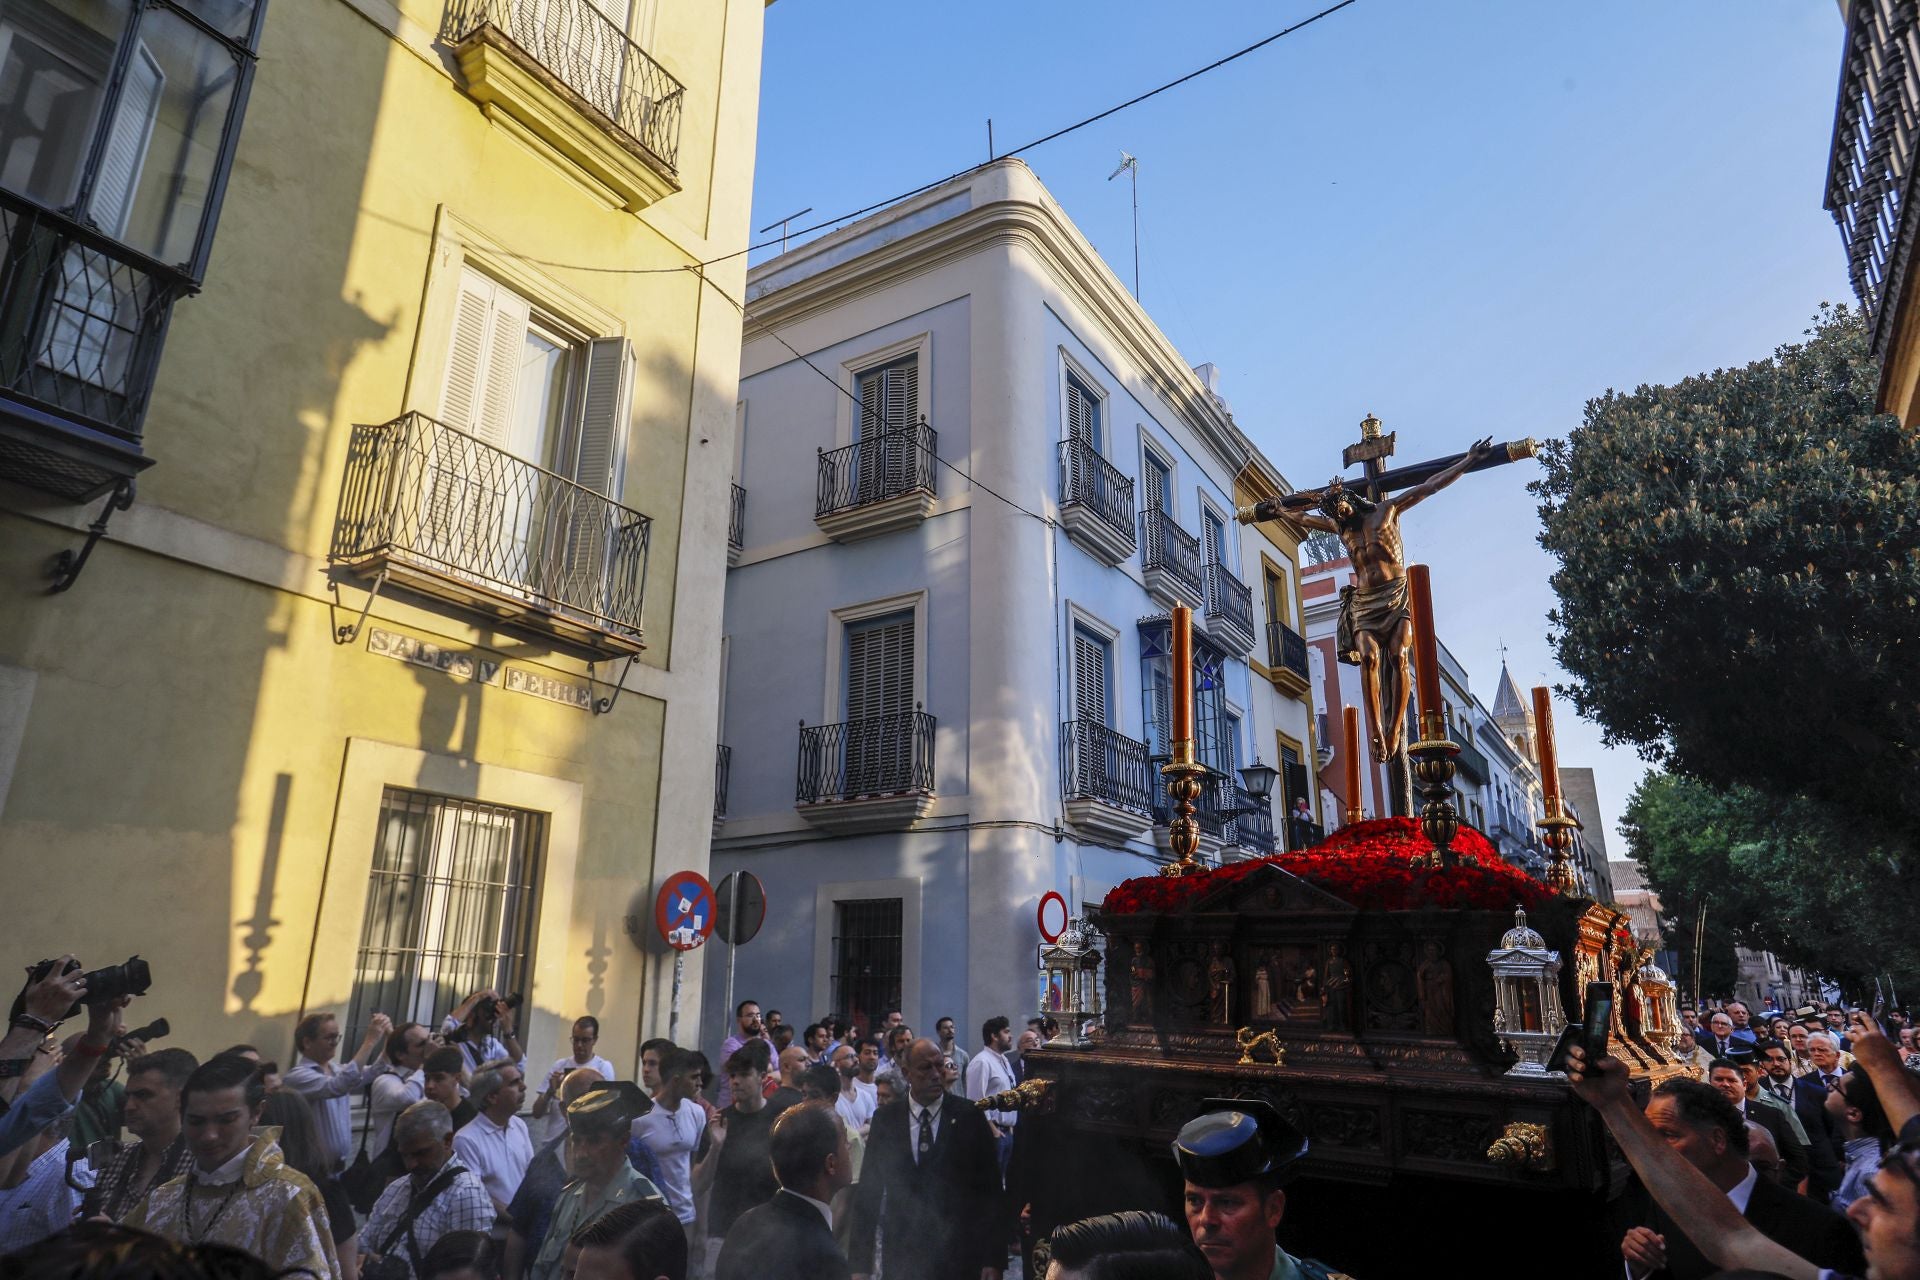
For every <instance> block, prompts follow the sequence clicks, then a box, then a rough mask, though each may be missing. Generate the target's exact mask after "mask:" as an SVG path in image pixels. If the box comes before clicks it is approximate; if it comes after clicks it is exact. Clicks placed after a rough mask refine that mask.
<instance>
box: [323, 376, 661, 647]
mask: <svg viewBox="0 0 1920 1280" xmlns="http://www.w3.org/2000/svg"><path fill="white" fill-rule="evenodd" d="M651 528H652V521H651V520H649V519H648V518H647V517H646V516H644V515H641V514H640V513H639V512H638V511H633V510H630V509H628V508H626V507H623V506H621V505H620V504H619V503H617V502H615V501H613V500H612V499H611V498H608V497H605V496H604V495H602V494H598V493H595V492H594V491H593V490H591V489H589V488H587V487H586V486H585V485H581V484H576V483H575V482H573V481H572V480H569V479H567V478H566V477H565V476H561V475H556V474H555V473H554V472H551V471H548V470H547V469H545V468H544V467H538V466H535V465H534V464H533V463H531V462H528V461H526V460H525V459H522V458H518V457H515V456H514V455H513V454H511V453H508V452H506V451H505V450H503V449H497V448H495V447H494V446H492V445H490V444H487V443H486V442H485V441H483V440H479V439H477V438H475V437H473V436H470V435H468V434H467V433H466V432H464V431H459V430H456V429H455V428H453V427H449V426H447V425H446V424H445V423H441V422H436V421H435V420H434V419H432V418H429V417H427V416H426V415H425V414H420V413H409V414H405V415H403V416H401V417H399V418H395V419H394V420H393V421H392V422H388V423H384V424H382V425H380V426H357V427H355V428H354V429H353V437H352V440H351V442H350V443H349V445H348V450H347V474H346V481H345V484H344V485H343V486H342V487H341V491H340V510H339V515H338V517H337V518H336V520H335V523H334V527H333V545H332V548H331V549H330V550H329V552H328V555H327V559H328V561H329V563H331V564H332V565H334V566H335V571H336V572H337V573H341V574H344V575H346V576H349V577H358V578H364V579H372V580H375V582H376V583H378V582H391V583H393V584H395V585H397V586H401V587H405V588H408V589H410V590H412V591H416V592H419V593H421V594H423V595H428V596H433V597H436V598H439V599H442V600H446V601H449V602H451V603H453V604H455V605H457V606H459V607H461V608H464V609H468V610H471V611H474V612H478V613H482V614H486V615H488V616H491V617H498V618H502V619H505V620H507V621H508V622H509V623H511V624H513V625H516V626H518V627H520V628H522V629H525V630H529V631H532V632H534V633H536V634H538V635H539V636H540V637H541V638H543V639H544V640H546V641H548V642H557V643H558V647H560V648H561V649H563V650H565V651H567V652H570V653H574V654H576V655H578V656H580V657H583V658H586V659H587V660H589V661H600V660H603V659H608V658H616V657H625V656H628V655H631V654H635V653H638V652H640V650H642V649H643V648H645V647H646V646H645V644H644V643H643V640H642V634H641V627H640V613H641V604H642V601H643V600H644V598H645V595H646V585H647V550H648V544H649V539H650V536H651ZM376 589H377V586H376Z"/></svg>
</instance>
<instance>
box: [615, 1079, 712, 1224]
mask: <svg viewBox="0 0 1920 1280" xmlns="http://www.w3.org/2000/svg"><path fill="white" fill-rule="evenodd" d="M706 1130H707V1112H706V1108H704V1107H702V1106H701V1105H700V1104H699V1103H698V1102H695V1101H694V1100H693V1099H692V1098H683V1099H681V1101H680V1105H679V1107H678V1108H677V1109H675V1110H672V1111H669V1110H667V1108H666V1107H665V1106H663V1105H662V1104H661V1103H660V1101H659V1100H658V1099H655V1100H654V1104H653V1110H651V1111H649V1112H647V1114H645V1115H643V1116H641V1117H640V1118H639V1119H638V1120H635V1121H634V1122H633V1136H634V1137H636V1138H638V1139H640V1141H642V1142H644V1143H646V1144H647V1150H649V1151H651V1152H653V1158H654V1159H655V1160H658V1161H659V1162H660V1194H662V1195H664V1196H665V1197H666V1198H667V1207H668V1208H670V1209H672V1210H673V1216H674V1217H676V1218H678V1219H680V1221H681V1222H683V1223H686V1222H692V1221H693V1151H694V1148H696V1147H698V1146H699V1145H700V1135H701V1134H703V1133H705V1132H706Z"/></svg>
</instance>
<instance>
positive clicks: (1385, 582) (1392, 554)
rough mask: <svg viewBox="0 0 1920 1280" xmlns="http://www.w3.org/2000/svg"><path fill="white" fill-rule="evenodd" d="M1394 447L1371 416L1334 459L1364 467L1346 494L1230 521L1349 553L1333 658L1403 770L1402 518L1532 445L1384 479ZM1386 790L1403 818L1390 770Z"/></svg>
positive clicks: (1300, 496)
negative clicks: (1350, 674)
mask: <svg viewBox="0 0 1920 1280" xmlns="http://www.w3.org/2000/svg"><path fill="white" fill-rule="evenodd" d="M1393 441H1394V437H1393V434H1392V433H1388V434H1386V435H1382V434H1381V432H1380V420H1379V419H1378V418H1376V417H1374V416H1373V415H1372V414H1368V415H1367V417H1366V420H1365V421H1363V422H1362V423H1361V424H1360V441H1359V443H1357V444H1352V445H1348V446H1347V449H1346V451H1345V453H1344V454H1343V455H1342V457H1341V462H1342V464H1343V465H1345V466H1349V467H1350V466H1352V465H1353V464H1354V463H1356V462H1358V463H1360V464H1361V465H1362V467H1363V468H1364V471H1365V474H1364V476H1363V477H1362V478H1361V479H1359V480H1356V481H1355V482H1354V483H1353V484H1351V485H1349V484H1348V483H1347V481H1346V480H1345V479H1344V478H1342V477H1338V476H1336V477H1335V478H1334V479H1333V481H1332V482H1331V483H1330V484H1328V485H1327V486H1326V487H1325V488H1323V489H1309V490H1301V491H1298V492H1295V493H1290V494H1288V495H1286V496H1285V497H1282V498H1275V499H1268V500H1267V501H1264V502H1258V503H1255V504H1253V505H1252V506H1246V507H1241V508H1240V510H1239V511H1238V513H1237V518H1238V519H1239V521H1240V522H1241V523H1242V524H1252V523H1255V522H1257V521H1261V520H1276V519H1283V520H1290V521H1292V522H1293V523H1294V524H1296V525H1299V526H1300V527H1302V528H1305V529H1312V530H1315V531H1317V532H1324V533H1331V534H1334V535H1335V536H1336V537H1338V538H1339V539H1340V541H1341V542H1342V543H1343V544H1344V545H1345V546H1346V549H1347V558H1348V559H1349V560H1350V561H1352V563H1353V582H1352V584H1351V585H1350V586H1347V587H1344V588H1342V589H1341V592H1340V629H1339V637H1338V641H1337V645H1336V647H1337V649H1338V656H1339V659H1340V661H1341V662H1344V663H1347V664H1348V665H1349V666H1357V667H1359V668H1360V693H1361V701H1362V702H1363V704H1364V705H1365V707H1366V712H1367V731H1368V742H1369V745H1370V746H1371V748H1372V754H1373V758H1374V759H1375V760H1377V761H1380V762H1381V763H1383V764H1384V763H1387V762H1390V761H1396V760H1397V761H1399V762H1400V763H1401V764H1402V765H1404V764H1405V750H1406V746H1405V738H1406V727H1407V701H1408V698H1409V696H1410V695H1411V693H1412V688H1413V681H1412V679H1411V677H1410V675H1409V672H1408V670H1407V652H1408V650H1409V648H1410V647H1411V645H1412V640H1413V616H1412V610H1411V607H1410V604H1409V600H1408V590H1407V568H1406V552H1405V548H1404V546H1403V544H1402V542H1401V539H1400V513H1401V512H1403V511H1405V510H1406V509H1407V508H1409V507H1411V506H1413V505H1414V504H1415V503H1417V502H1421V501H1424V500H1425V499H1427V498H1430V497H1432V496H1433V495H1434V494H1436V493H1438V492H1440V490H1442V489H1444V488H1446V487H1447V486H1448V485H1450V484H1452V483H1453V482H1454V481H1455V480H1458V479H1459V478H1460V477H1461V476H1463V475H1465V474H1466V473H1467V472H1469V471H1481V470H1484V469H1486V468H1488V467H1494V466H1499V465H1501V464H1502V463H1507V462H1517V461H1519V460H1520V459H1521V458H1530V457H1532V456H1533V454H1534V448H1535V446H1534V442H1533V441H1532V440H1516V441H1512V442H1510V443H1508V444H1503V445H1496V444H1494V443H1493V442H1492V440H1491V439H1490V438H1489V439H1486V440H1481V441H1479V442H1478V443H1476V444H1475V445H1474V446H1473V447H1472V448H1471V449H1469V450H1467V451H1466V452H1465V453H1456V454H1453V455H1451V456H1449V457H1445V458H1436V459H1434V460H1433V461H1431V462H1421V463H1415V464H1414V465H1412V466H1408V467H1397V468H1395V469H1393V470H1391V471H1389V470H1386V469H1385V466H1384V460H1385V459H1386V458H1389V457H1391V456H1392V455H1393ZM1396 490H1398V491H1400V492H1398V493H1397V494H1396V492H1395V491H1396ZM1393 782H1394V787H1393V790H1394V798H1393V800H1394V806H1393V807H1394V811H1395V812H1396V813H1401V814H1405V813H1407V812H1409V811H1410V808H1411V800H1410V798H1409V796H1408V783H1407V779H1406V771H1405V769H1404V768H1396V769H1395V770H1394V774H1393Z"/></svg>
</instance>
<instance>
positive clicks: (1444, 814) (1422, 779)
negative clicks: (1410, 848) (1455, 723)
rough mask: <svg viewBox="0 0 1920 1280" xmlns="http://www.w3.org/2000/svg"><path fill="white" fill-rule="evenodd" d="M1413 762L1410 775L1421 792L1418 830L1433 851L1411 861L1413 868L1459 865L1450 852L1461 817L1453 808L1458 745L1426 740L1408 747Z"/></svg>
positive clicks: (1431, 739)
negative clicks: (1455, 761)
mask: <svg viewBox="0 0 1920 1280" xmlns="http://www.w3.org/2000/svg"><path fill="white" fill-rule="evenodd" d="M1407 754H1408V755H1409V756H1410V757H1412V759H1413V762H1414V764H1413V776H1414V779H1415V782H1416V784H1417V788H1418V790H1419V792H1420V797H1421V800H1422V804H1421V806H1420V830H1421V833H1422V834H1424V835H1425V836H1426V837H1427V839H1428V840H1430V841H1432V842H1433V852H1432V853H1430V854H1425V855H1422V856H1421V857H1418V858H1415V859H1414V860H1413V865H1414V866H1416V867H1431V868H1434V869H1436V870H1438V869H1439V868H1442V867H1451V866H1454V865H1456V864H1457V863H1458V862H1459V856H1458V855H1457V854H1455V853H1454V852H1453V838H1454V837H1455V836H1457V835H1459V834H1460V814H1459V811H1458V810H1456V809H1455V808H1454V805H1453V773H1454V763H1453V758H1454V757H1455V756H1457V755H1459V754H1460V747H1459V744H1457V743H1453V742H1448V741H1447V740H1446V739H1444V738H1428V739H1423V740H1422V741H1420V742H1416V743H1413V744H1412V745H1411V746H1409V747H1408V748H1407Z"/></svg>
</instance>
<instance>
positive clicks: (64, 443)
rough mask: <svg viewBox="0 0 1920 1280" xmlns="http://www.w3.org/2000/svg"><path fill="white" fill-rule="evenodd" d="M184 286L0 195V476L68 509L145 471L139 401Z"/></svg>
mask: <svg viewBox="0 0 1920 1280" xmlns="http://www.w3.org/2000/svg"><path fill="white" fill-rule="evenodd" d="M191 283H192V282H191V281H190V280H189V278H188V277H187V276H186V274H185V273H184V272H183V271H181V270H180V269H179V268H177V267H170V266H166V265H164V264H162V263H160V262H157V261H154V260H153V259H151V258H148V257H146V256H145V255H143V254H140V253H137V252H135V251H134V250H132V249H129V248H127V247H126V246H125V245H123V244H120V243H119V242H118V241H115V240H112V239H109V238H108V237H106V236H103V235H101V234H99V233H98V232H97V231H94V230H92V229H91V228H89V227H86V226H83V225H82V224H81V223H79V222H76V221H74V220H73V219H71V218H69V217H67V216H65V215H64V214H59V213H55V212H53V211H52V210H49V209H44V208H42V207H41V206H39V205H37V204H35V203H34V202H33V201H31V200H28V199H25V198H24V197H21V196H18V195H16V194H14V193H13V192H11V191H8V190H6V189H5V188H0V476H4V477H6V478H7V479H10V480H14V481H16V482H18V483H21V484H26V485H30V486H31V487H33V488H36V489H40V490H42V491H44V492H48V493H53V494H55V495H57V496H59V497H63V498H66V499H69V500H72V501H78V500H81V499H84V498H88V497H91V496H93V495H94V494H97V493H100V492H102V491H104V490H105V489H106V488H107V487H108V486H110V485H112V484H114V483H115V482H116V481H118V480H122V479H125V478H127V477H131V476H133V475H135V474H136V473H138V472H139V471H141V470H143V469H144V468H145V467H146V466H148V465H149V463H150V462H151V461H152V460H151V459H149V458H147V457H146V456H145V454H144V453H142V451H141V447H140V437H141V420H142V418H143V417H144V416H145V413H146V408H147V393H148V391H149V390H150V389H151V388H152V386H153V374H154V369H155V368H156V366H157V365H158V362H159V357H160V342H161V339H162V337H163V336H164V335H165V333H166V327H167V316H168V313H169V312H170V310H171V309H172V306H173V303H174V300H175V299H176V298H178V297H180V296H181V295H182V294H184V293H186V292H187V291H188V289H189V288H190V287H191Z"/></svg>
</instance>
